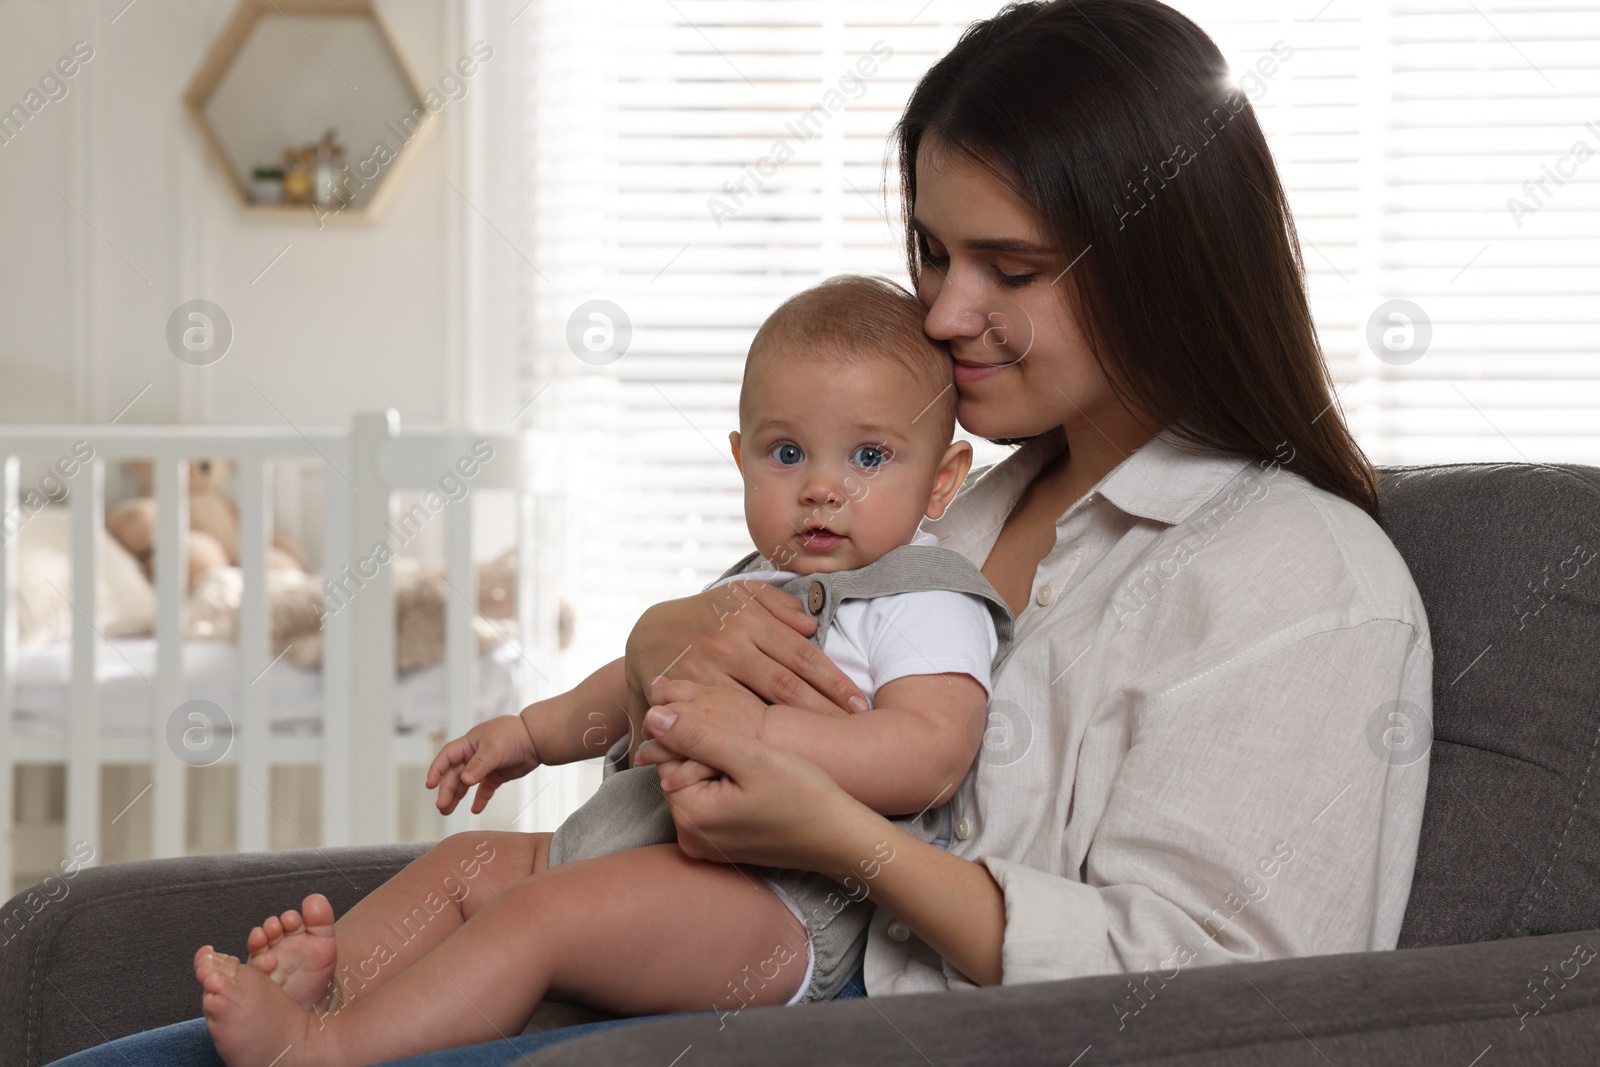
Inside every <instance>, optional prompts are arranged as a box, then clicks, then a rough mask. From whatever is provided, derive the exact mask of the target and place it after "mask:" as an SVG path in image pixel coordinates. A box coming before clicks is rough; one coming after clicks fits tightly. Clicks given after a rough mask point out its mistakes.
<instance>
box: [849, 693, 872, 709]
mask: <svg viewBox="0 0 1600 1067" xmlns="http://www.w3.org/2000/svg"><path fill="white" fill-rule="evenodd" d="M846 703H847V704H848V706H849V708H850V710H851V711H854V712H857V713H860V712H863V711H866V710H867V709H868V708H869V707H870V705H868V704H867V698H866V697H863V696H854V697H851V698H850V699H849V700H848V701H847V702H846Z"/></svg>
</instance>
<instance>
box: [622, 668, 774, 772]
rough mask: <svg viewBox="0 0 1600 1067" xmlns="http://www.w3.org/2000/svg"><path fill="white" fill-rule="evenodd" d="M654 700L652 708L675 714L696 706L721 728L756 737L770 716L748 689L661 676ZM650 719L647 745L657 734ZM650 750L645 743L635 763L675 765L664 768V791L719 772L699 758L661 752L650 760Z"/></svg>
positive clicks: (653, 688) (654, 687) (652, 688)
mask: <svg viewBox="0 0 1600 1067" xmlns="http://www.w3.org/2000/svg"><path fill="white" fill-rule="evenodd" d="M650 701H651V706H652V708H655V707H664V708H666V709H667V710H668V711H669V712H671V713H672V714H673V715H676V714H678V713H679V712H680V711H686V710H689V709H691V708H692V709H694V710H696V711H699V712H700V714H701V715H702V716H704V718H705V720H706V722H708V723H710V724H711V725H713V726H715V727H717V728H719V729H723V730H727V731H729V732H730V733H736V734H740V735H741V736H744V737H754V738H759V737H760V736H761V724H762V721H763V720H764V719H765V718H766V716H767V708H768V706H769V705H767V704H766V703H764V702H763V701H762V700H761V699H760V698H759V697H757V696H755V694H753V693H751V692H750V691H749V690H746V689H730V688H728V687H727V686H721V685H700V684H698V683H696V682H681V681H679V682H675V681H671V680H669V679H666V678H657V679H656V680H655V682H654V684H652V685H651V686H650ZM649 722H650V721H649V719H648V718H647V719H646V720H645V727H644V733H645V736H646V744H648V742H649V740H650V739H651V738H653V736H654V734H653V731H651V729H650V725H649ZM648 751H649V750H648V749H646V748H644V747H643V746H642V745H641V746H640V748H639V753H638V755H637V756H636V757H635V762H636V763H639V764H648V763H657V764H658V765H659V764H661V763H664V762H671V764H672V766H671V767H663V769H662V770H661V772H660V773H661V788H662V789H663V790H668V791H670V790H673V789H682V788H683V787H684V786H686V785H693V784H694V783H695V782H704V781H706V780H708V779H711V778H715V777H717V772H716V771H714V770H712V769H711V768H710V767H707V766H706V765H705V764H704V763H701V762H700V761H699V760H692V759H691V760H685V759H671V760H669V759H668V757H667V756H666V755H665V754H661V755H659V756H658V758H657V759H648V758H646V753H647V752H648ZM658 751H659V749H658Z"/></svg>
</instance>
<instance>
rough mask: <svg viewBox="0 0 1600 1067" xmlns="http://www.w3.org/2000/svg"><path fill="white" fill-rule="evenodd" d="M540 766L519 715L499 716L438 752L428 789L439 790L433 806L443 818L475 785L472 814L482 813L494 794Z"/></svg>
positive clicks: (479, 725) (430, 767)
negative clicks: (442, 814)
mask: <svg viewBox="0 0 1600 1067" xmlns="http://www.w3.org/2000/svg"><path fill="white" fill-rule="evenodd" d="M537 766H539V754H538V752H537V751H535V750H534V746H533V738H532V737H531V736H530V735H529V734H528V727H527V725H526V724H525V723H524V722H523V721H522V716H520V715H500V716H497V717H496V718H493V719H490V720H488V721H487V722H480V723H479V724H478V725H476V726H474V727H473V728H472V729H470V730H468V731H467V732H466V733H464V734H462V735H461V736H460V737H458V738H456V739H455V740H453V741H449V742H447V743H446V744H445V746H444V747H443V748H442V749H440V750H439V754H438V755H437V756H435V757H434V758H433V762H432V763H431V764H429V766H428V777H427V780H426V781H425V782H424V783H423V784H424V785H425V786H426V787H427V788H429V789H432V788H433V787H434V786H438V787H439V797H438V800H437V801H435V805H436V806H437V807H438V809H439V810H440V811H441V812H442V813H444V814H445V815H449V814H450V813H451V812H452V811H454V810H456V805H457V804H458V803H460V801H461V798H462V797H464V796H466V795H467V790H468V789H470V788H471V787H472V786H473V785H474V784H477V786H478V791H477V793H476V794H475V795H474V796H473V798H472V813H473V814H474V815H476V814H477V813H478V812H480V811H482V810H483V808H484V805H486V804H488V803H489V798H490V797H492V796H494V791H495V790H496V789H498V788H500V787H501V786H502V785H504V784H505V783H506V782H509V781H512V780H514V779H517V778H521V777H522V776H523V775H525V774H527V773H529V772H530V771H532V770H533V769H534V768H535V767H537Z"/></svg>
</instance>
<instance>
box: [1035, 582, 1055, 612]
mask: <svg viewBox="0 0 1600 1067" xmlns="http://www.w3.org/2000/svg"><path fill="white" fill-rule="evenodd" d="M1055 595H1056V593H1055V590H1054V589H1051V588H1050V587H1049V586H1048V585H1041V586H1040V587H1039V606H1040V607H1041V608H1043V607H1049V605H1050V601H1052V600H1054V599H1055Z"/></svg>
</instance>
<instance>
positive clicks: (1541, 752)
mask: <svg viewBox="0 0 1600 1067" xmlns="http://www.w3.org/2000/svg"><path fill="white" fill-rule="evenodd" d="M1382 503H1383V509H1384V516H1383V523H1384V528H1385V530H1386V531H1387V532H1388V534H1389V536H1390V538H1391V539H1392V540H1393V541H1394V543H1395V545H1396V547H1398V548H1399V550H1400V553H1401V555H1403V556H1404V557H1405V560H1406V564H1407V565H1408V566H1409V567H1410V569H1411V576H1412V578H1413V579H1414V580H1415V581H1416V583H1417V588H1418V590H1419V591H1420V592H1421V594H1422V602H1423V605H1424V606H1425V608H1426V609H1427V612H1428V624H1429V629H1430V631H1431V632H1432V636H1433V653H1434V683H1433V701H1434V704H1433V707H1434V722H1433V730H1434V741H1433V751H1432V756H1431V765H1430V769H1429V779H1428V800H1427V807H1426V809H1425V811H1424V814H1423V825H1422V841H1421V847H1420V849H1419V853H1418V858H1417V870H1416V875H1415V879H1414V882H1413V884H1412V890H1411V900H1410V903H1409V905H1408V907H1407V909H1406V918H1405V925H1404V927H1403V928H1402V930H1401V934H1400V946H1401V947H1402V948H1406V947H1411V946H1419V945H1448V944H1460V943H1462V942H1467V941H1486V940H1493V939H1496V938H1502V937H1519V936H1524V935H1528V934H1541V933H1552V932H1555V931H1560V930H1581V929H1585V928H1587V927H1592V926H1595V925H1596V924H1600V764H1597V762H1596V756H1597V752H1600V749H1597V745H1600V469H1596V468H1593V467H1579V466H1565V467H1546V466H1531V465H1528V464H1473V465H1467V466H1451V467H1419V468H1412V469H1401V470H1393V471H1387V472H1385V475H1384V479H1383V491H1382ZM1584 559H1587V560H1588V562H1587V563H1584V562H1581V561H1582V560H1584Z"/></svg>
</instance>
